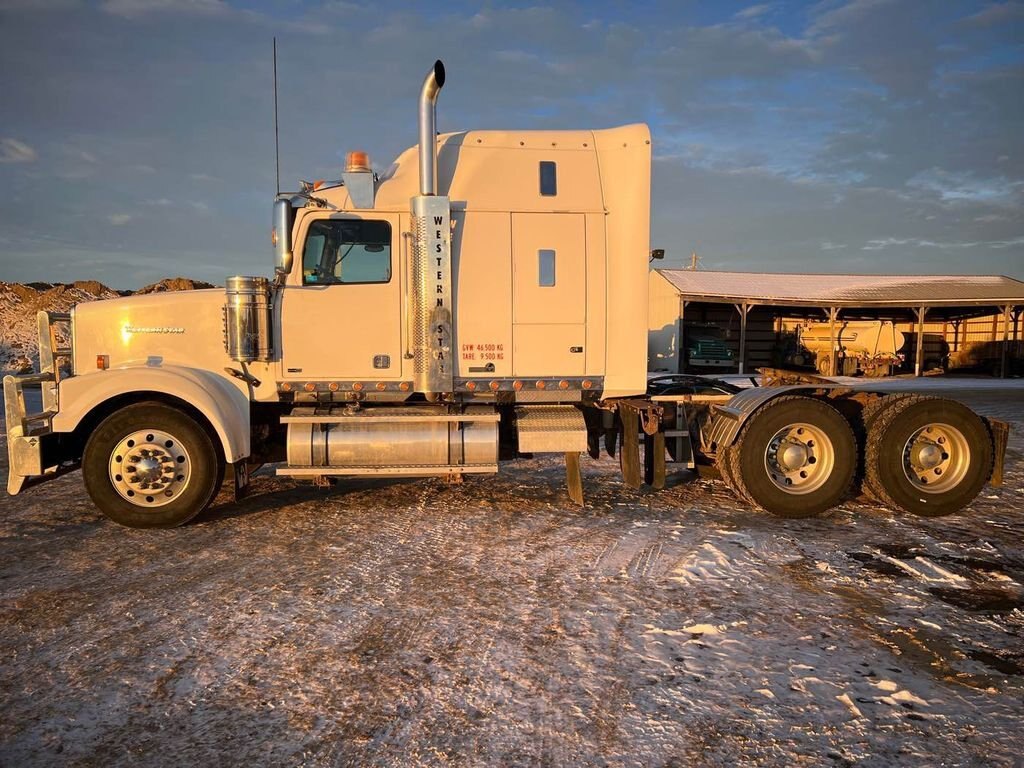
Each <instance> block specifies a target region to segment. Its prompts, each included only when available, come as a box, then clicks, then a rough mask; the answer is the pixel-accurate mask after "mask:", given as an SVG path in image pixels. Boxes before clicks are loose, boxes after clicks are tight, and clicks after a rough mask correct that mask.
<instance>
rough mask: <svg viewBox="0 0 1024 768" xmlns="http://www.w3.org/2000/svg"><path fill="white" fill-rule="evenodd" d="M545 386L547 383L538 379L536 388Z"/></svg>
mask: <svg viewBox="0 0 1024 768" xmlns="http://www.w3.org/2000/svg"><path fill="white" fill-rule="evenodd" d="M546 386H547V384H545V383H544V382H543V381H538V382H537V389H544V387H546Z"/></svg>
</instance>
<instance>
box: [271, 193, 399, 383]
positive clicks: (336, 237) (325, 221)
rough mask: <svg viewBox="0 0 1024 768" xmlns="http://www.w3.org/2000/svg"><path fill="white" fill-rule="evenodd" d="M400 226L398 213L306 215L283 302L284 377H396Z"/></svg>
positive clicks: (383, 378) (387, 378)
mask: <svg viewBox="0 0 1024 768" xmlns="http://www.w3.org/2000/svg"><path fill="white" fill-rule="evenodd" d="M401 234H402V230H401V225H400V219H399V215H398V214H380V213H372V214H366V215H355V214H334V215H331V214H329V213H327V212H325V213H324V215H323V216H322V217H317V218H313V219H309V220H307V223H305V224H304V225H303V226H302V227H301V228H300V231H299V232H298V238H297V241H296V247H295V257H296V260H299V259H301V260H302V263H301V264H300V265H297V266H296V267H295V269H293V271H292V275H291V276H290V278H289V281H288V285H287V286H286V287H285V290H284V295H283V298H282V304H281V347H282V349H281V355H282V361H283V367H284V376H285V378H286V379H338V380H343V379H349V380H393V379H399V378H401V375H402V350H401V346H402V301H401V297H402V285H401V281H402V274H401V269H400V266H399V265H400V264H401V244H402V237H401Z"/></svg>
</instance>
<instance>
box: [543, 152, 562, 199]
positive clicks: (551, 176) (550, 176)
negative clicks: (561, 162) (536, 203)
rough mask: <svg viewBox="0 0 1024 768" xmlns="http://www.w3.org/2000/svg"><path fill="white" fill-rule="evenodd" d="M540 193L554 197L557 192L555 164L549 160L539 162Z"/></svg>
mask: <svg viewBox="0 0 1024 768" xmlns="http://www.w3.org/2000/svg"><path fill="white" fill-rule="evenodd" d="M540 193H541V195H543V196H544V197H554V196H555V195H557V194H558V179H557V177H556V172H555V164H554V162H552V161H550V160H542V161H541V163H540Z"/></svg>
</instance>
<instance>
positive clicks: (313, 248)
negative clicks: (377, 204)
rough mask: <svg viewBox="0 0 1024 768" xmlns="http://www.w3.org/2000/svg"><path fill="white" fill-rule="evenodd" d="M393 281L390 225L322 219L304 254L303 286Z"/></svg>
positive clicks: (313, 226)
mask: <svg viewBox="0 0 1024 768" xmlns="http://www.w3.org/2000/svg"><path fill="white" fill-rule="evenodd" d="M390 281H391V225H390V224H388V222H386V221H373V220H368V219H319V220H317V221H314V222H312V223H311V224H310V225H309V230H308V231H307V232H306V243H305V245H304V247H303V250H302V283H303V285H338V284H346V283H347V284H353V283H356V284H358V283H387V282H390Z"/></svg>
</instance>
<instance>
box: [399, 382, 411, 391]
mask: <svg viewBox="0 0 1024 768" xmlns="http://www.w3.org/2000/svg"><path fill="white" fill-rule="evenodd" d="M398 388H399V389H400V390H402V391H403V392H408V391H409V382H408V381H403V382H402V383H401V384H399V385H398Z"/></svg>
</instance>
